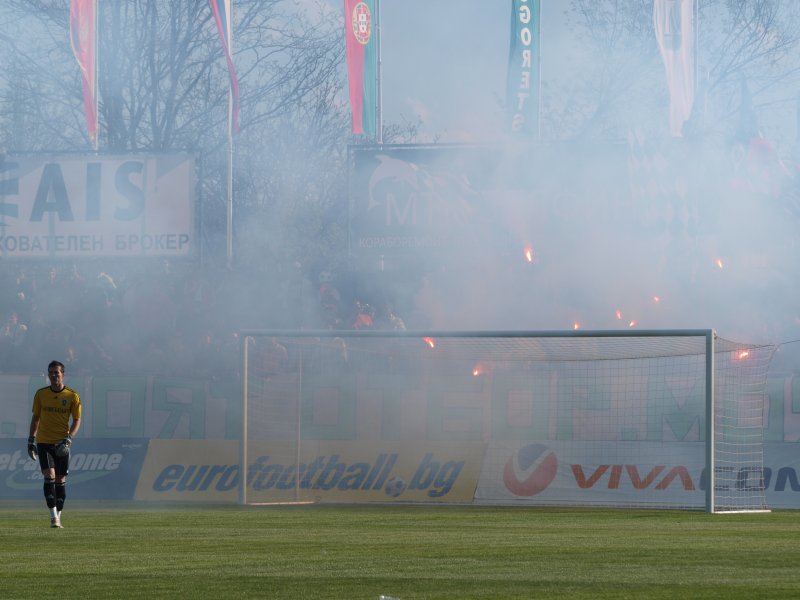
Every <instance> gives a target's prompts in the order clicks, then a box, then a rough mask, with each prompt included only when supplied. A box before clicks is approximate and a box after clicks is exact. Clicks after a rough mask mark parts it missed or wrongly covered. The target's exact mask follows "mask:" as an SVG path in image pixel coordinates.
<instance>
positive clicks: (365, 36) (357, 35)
mask: <svg viewBox="0 0 800 600" xmlns="http://www.w3.org/2000/svg"><path fill="white" fill-rule="evenodd" d="M375 24H376V23H375V0H344V32H345V35H344V37H345V44H346V50H347V74H348V80H349V84H350V108H351V110H352V132H353V133H362V134H365V135H368V136H370V137H374V136H375V131H376V129H377V116H378V105H377V93H378V92H377V68H378V67H377V50H376V48H377V45H378V40H377V31H376V28H375Z"/></svg>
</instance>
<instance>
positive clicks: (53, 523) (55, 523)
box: [50, 516, 64, 529]
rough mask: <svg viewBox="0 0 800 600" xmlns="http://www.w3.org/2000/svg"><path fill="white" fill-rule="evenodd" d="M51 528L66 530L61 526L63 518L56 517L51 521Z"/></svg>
mask: <svg viewBox="0 0 800 600" xmlns="http://www.w3.org/2000/svg"><path fill="white" fill-rule="evenodd" d="M50 527H54V528H56V529H64V528H63V527H62V526H61V518H60V517H58V516H55V517H53V518H51V519H50Z"/></svg>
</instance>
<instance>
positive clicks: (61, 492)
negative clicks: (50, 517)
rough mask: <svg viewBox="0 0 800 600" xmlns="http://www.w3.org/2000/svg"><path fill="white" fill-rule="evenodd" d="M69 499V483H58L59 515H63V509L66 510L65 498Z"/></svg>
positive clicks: (57, 505) (57, 506) (57, 508)
mask: <svg viewBox="0 0 800 600" xmlns="http://www.w3.org/2000/svg"><path fill="white" fill-rule="evenodd" d="M66 499H67V484H66V483H57V484H56V510H58V514H59V516H61V511H62V510H64V500H66Z"/></svg>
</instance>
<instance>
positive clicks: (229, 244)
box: [225, 0, 233, 269]
mask: <svg viewBox="0 0 800 600" xmlns="http://www.w3.org/2000/svg"><path fill="white" fill-rule="evenodd" d="M228 6H230V13H229V14H228V15H227V18H226V21H227V28H228V30H227V31H226V32H225V33H226V35H227V38H228V40H227V41H228V53H229V54H230V55H231V56H233V36H232V35H231V21H232V20H233V0H231V2H230V4H226V8H227V7H228ZM227 221H228V222H227V232H226V241H227V249H226V257H227V265H228V269H231V268H232V267H233V82H229V83H228V219H227Z"/></svg>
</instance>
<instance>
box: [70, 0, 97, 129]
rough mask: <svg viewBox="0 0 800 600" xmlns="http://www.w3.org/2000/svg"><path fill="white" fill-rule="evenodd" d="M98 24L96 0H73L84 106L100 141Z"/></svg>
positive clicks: (74, 43) (75, 45) (72, 16)
mask: <svg viewBox="0 0 800 600" xmlns="http://www.w3.org/2000/svg"><path fill="white" fill-rule="evenodd" d="M96 24H97V5H96V4H95V0H70V3H69V41H70V44H71V46H72V53H73V54H74V55H75V60H77V61H78V66H79V67H80V68H81V74H82V75H83V109H84V112H85V113H86V129H87V130H88V132H89V139H90V140H91V141H92V142H96V141H97V80H96V77H95V75H96V72H97V70H96V68H95V65H96V63H95V61H96V60H97V54H96V52H95V50H96V48H95V42H96V38H95V27H96Z"/></svg>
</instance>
